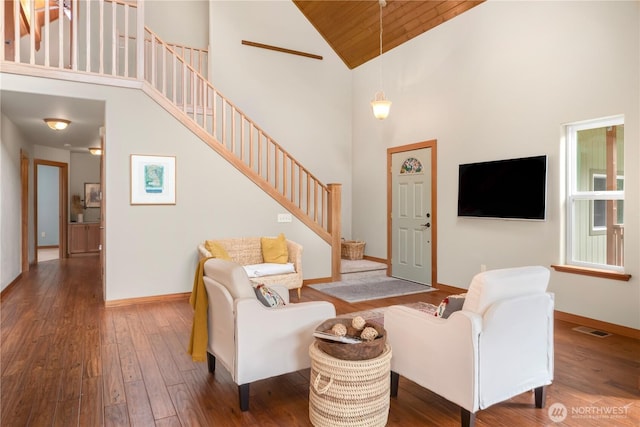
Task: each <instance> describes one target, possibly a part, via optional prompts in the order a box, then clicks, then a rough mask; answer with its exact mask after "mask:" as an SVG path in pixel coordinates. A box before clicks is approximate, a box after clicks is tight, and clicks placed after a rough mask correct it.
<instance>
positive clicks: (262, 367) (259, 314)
mask: <svg viewBox="0 0 640 427" xmlns="http://www.w3.org/2000/svg"><path fill="white" fill-rule="evenodd" d="M332 317H335V307H334V306H333V304H331V303H329V302H326V301H314V302H304V303H298V304H288V305H286V306H284V307H278V308H267V307H265V306H263V305H262V304H261V303H260V302H259V301H258V300H255V299H249V298H242V299H238V300H236V355H237V362H236V367H235V369H236V372H235V374H234V378H235V381H236V383H237V384H239V385H241V384H246V383H250V382H253V381H256V380H259V379H263V378H269V377H273V376H276V375H281V374H284V373H287V372H294V371H297V370H300V369H305V368H308V367H309V366H310V365H311V362H310V359H309V346H310V345H311V343H312V342H313V340H314V338H313V331H314V330H315V328H316V327H317V326H318V325H319V324H320V323H322V322H323V321H325V320H326V319H328V318H332Z"/></svg>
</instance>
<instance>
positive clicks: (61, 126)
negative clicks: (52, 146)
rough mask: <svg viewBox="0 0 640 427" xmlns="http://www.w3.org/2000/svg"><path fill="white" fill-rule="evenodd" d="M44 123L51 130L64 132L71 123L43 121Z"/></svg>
mask: <svg viewBox="0 0 640 427" xmlns="http://www.w3.org/2000/svg"><path fill="white" fill-rule="evenodd" d="M44 122H45V123H46V124H47V126H49V127H50V128H51V129H53V130H64V129H66V128H67V126H69V123H71V121H70V120H65V119H44Z"/></svg>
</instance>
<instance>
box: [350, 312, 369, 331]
mask: <svg viewBox="0 0 640 427" xmlns="http://www.w3.org/2000/svg"><path fill="white" fill-rule="evenodd" d="M365 323H366V322H365V320H364V319H363V318H362V316H356V317H354V318H353V320H352V321H351V326H353V327H354V328H356V329H357V330H359V331H361V330H362V328H364V325H365Z"/></svg>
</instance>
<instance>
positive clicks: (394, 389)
mask: <svg viewBox="0 0 640 427" xmlns="http://www.w3.org/2000/svg"><path fill="white" fill-rule="evenodd" d="M399 382H400V374H399V373H397V372H393V371H391V397H398V383H399Z"/></svg>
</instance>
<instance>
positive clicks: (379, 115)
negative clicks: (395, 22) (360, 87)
mask: <svg viewBox="0 0 640 427" xmlns="http://www.w3.org/2000/svg"><path fill="white" fill-rule="evenodd" d="M378 3H379V5H380V57H379V58H378V62H379V65H380V90H379V91H378V92H376V94H375V97H374V99H373V101H371V108H372V109H373V115H374V116H375V118H376V119H379V120H384V119H386V118H387V116H388V115H389V110H390V109H391V101H389V100H388V99H386V98H385V97H384V91H383V90H382V8H383V7H385V6H386V5H387V2H386V1H385V0H378Z"/></svg>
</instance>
